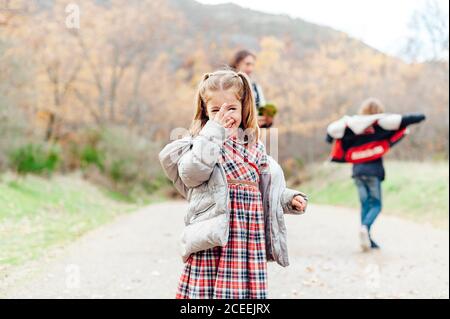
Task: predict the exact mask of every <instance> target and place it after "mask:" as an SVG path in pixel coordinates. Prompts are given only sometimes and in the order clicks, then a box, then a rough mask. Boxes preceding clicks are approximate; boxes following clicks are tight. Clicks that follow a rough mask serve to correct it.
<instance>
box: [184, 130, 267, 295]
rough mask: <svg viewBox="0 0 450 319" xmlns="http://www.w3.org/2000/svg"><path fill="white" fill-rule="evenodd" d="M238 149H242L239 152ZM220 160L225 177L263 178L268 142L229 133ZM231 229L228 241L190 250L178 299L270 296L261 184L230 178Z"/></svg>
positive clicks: (254, 180)
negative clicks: (235, 181) (241, 137)
mask: <svg viewBox="0 0 450 319" xmlns="http://www.w3.org/2000/svg"><path fill="white" fill-rule="evenodd" d="M236 153H238V155H236ZM220 163H221V164H222V166H223V168H224V169H225V172H226V175H227V179H229V180H231V179H239V180H247V181H253V182H259V172H260V171H261V170H263V169H266V168H267V155H266V151H265V148H264V144H262V143H261V142H259V141H258V143H256V144H253V145H251V144H247V143H245V142H242V141H241V140H239V139H238V138H236V137H231V138H229V139H227V140H226V141H225V143H224V147H223V148H222V153H221V157H220ZM229 195H230V202H229V208H230V235H229V239H228V243H227V245H225V246H224V247H214V248H212V249H208V250H204V251H200V252H197V253H195V254H192V255H191V256H190V257H189V258H188V260H187V262H186V264H185V265H184V271H183V273H182V275H181V278H180V281H179V285H178V290H177V294H176V298H177V299H200V298H207V299H257V298H258V299H263V298H267V263H266V250H265V240H264V238H265V237H264V213H263V207H262V200H261V193H260V191H259V189H258V188H255V187H254V186H251V185H244V184H229Z"/></svg>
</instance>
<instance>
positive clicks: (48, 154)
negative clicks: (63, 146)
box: [10, 144, 60, 175]
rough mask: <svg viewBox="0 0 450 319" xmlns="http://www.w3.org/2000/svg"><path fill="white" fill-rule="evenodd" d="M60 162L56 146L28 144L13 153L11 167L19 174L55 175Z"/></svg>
mask: <svg viewBox="0 0 450 319" xmlns="http://www.w3.org/2000/svg"><path fill="white" fill-rule="evenodd" d="M59 161H60V156H59V149H58V148H56V147H55V146H44V145H40V144H26V145H25V146H22V147H19V148H17V149H16V150H14V151H12V152H11V154H10V166H11V167H12V168H13V169H14V170H15V171H16V172H17V173H18V174H22V175H23V174H27V173H33V174H42V173H48V174H51V173H53V172H54V171H55V170H56V168H57V166H58V164H59Z"/></svg>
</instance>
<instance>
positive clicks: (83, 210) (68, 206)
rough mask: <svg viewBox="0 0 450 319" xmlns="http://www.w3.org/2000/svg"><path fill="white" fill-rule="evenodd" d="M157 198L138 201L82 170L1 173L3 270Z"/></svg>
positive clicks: (0, 259)
mask: <svg viewBox="0 0 450 319" xmlns="http://www.w3.org/2000/svg"><path fill="white" fill-rule="evenodd" d="M156 200H157V199H156V198H155V199H151V200H147V201H142V202H140V203H135V202H132V201H131V200H130V199H129V198H127V197H124V196H122V195H120V194H117V193H113V192H110V191H106V190H103V189H100V188H98V187H96V186H94V185H92V184H91V183H89V182H87V181H85V180H83V179H82V178H80V177H78V176H77V175H70V176H54V177H52V178H50V179H48V178H42V177H37V176H32V175H30V176H27V177H25V178H19V177H17V176H15V175H13V174H10V173H7V174H3V175H0V272H1V270H2V269H6V268H8V267H11V266H17V265H20V264H22V263H24V262H25V261H29V260H34V259H36V258H38V257H40V256H42V255H43V254H44V253H45V252H46V251H47V250H48V249H49V248H51V247H53V246H56V245H61V244H65V243H68V242H70V241H73V240H74V239H76V238H78V237H80V236H81V235H83V234H84V233H86V232H87V231H89V230H92V229H94V228H96V227H98V226H100V225H102V224H105V223H107V222H109V221H111V220H112V219H113V218H114V217H116V216H118V215H119V214H123V213H127V212H131V211H134V210H135V209H137V208H138V207H139V206H140V205H143V204H148V203H149V202H153V201H156Z"/></svg>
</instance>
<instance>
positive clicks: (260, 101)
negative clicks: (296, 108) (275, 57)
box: [230, 50, 272, 128]
mask: <svg viewBox="0 0 450 319" xmlns="http://www.w3.org/2000/svg"><path fill="white" fill-rule="evenodd" d="M255 63H256V55H255V54H254V53H252V52H250V51H248V50H241V51H238V52H236V54H235V55H234V56H233V59H232V60H231V63H230V66H231V67H232V68H233V69H234V70H235V71H236V72H243V73H245V74H247V75H248V77H249V78H250V79H251V82H252V91H253V96H254V97H255V103H256V109H257V110H259V108H260V107H261V106H264V105H266V99H265V98H264V93H263V90H262V88H261V86H260V85H258V84H257V83H256V82H255V81H254V80H253V79H252V74H253V70H254V69H255ZM258 125H259V127H265V128H268V127H271V126H272V123H267V122H266V120H265V118H264V117H263V116H259V117H258Z"/></svg>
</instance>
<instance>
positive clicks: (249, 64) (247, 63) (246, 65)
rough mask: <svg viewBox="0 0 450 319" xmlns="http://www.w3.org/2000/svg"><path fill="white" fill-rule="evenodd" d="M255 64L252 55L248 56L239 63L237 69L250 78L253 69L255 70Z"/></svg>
mask: <svg viewBox="0 0 450 319" xmlns="http://www.w3.org/2000/svg"><path fill="white" fill-rule="evenodd" d="M255 62H256V60H255V58H254V57H253V56H252V55H249V56H247V57H246V58H245V59H243V60H242V61H241V62H240V63H239V65H238V66H237V69H238V70H239V71H241V72H244V73H245V74H247V75H248V76H251V75H252V73H253V69H254V68H255Z"/></svg>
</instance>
